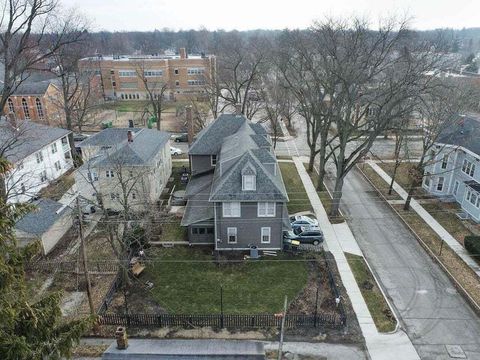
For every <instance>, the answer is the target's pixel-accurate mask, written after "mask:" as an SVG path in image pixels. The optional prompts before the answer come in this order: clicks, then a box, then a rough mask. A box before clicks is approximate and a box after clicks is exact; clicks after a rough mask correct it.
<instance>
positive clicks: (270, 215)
mask: <svg viewBox="0 0 480 360" xmlns="http://www.w3.org/2000/svg"><path fill="white" fill-rule="evenodd" d="M260 204H265V213H264V214H262V213H261V212H260ZM268 204H273V214H269V213H268ZM276 208H277V204H276V203H275V202H271V201H259V202H258V203H257V216H258V217H275V214H276V210H277V209H276Z"/></svg>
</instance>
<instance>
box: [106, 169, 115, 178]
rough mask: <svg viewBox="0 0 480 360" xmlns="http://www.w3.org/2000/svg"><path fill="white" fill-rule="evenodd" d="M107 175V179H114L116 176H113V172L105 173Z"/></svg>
mask: <svg viewBox="0 0 480 360" xmlns="http://www.w3.org/2000/svg"><path fill="white" fill-rule="evenodd" d="M105 175H106V176H107V178H108V177H109V178H113V177H114V174H113V170H107V171H106V172H105Z"/></svg>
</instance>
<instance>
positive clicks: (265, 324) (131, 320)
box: [100, 313, 344, 329]
mask: <svg viewBox="0 0 480 360" xmlns="http://www.w3.org/2000/svg"><path fill="white" fill-rule="evenodd" d="M281 321H282V318H281V316H277V315H274V314H256V315H226V314H225V315H222V314H210V315H180V314H179V315H172V314H128V315H126V314H103V315H101V316H100V324H101V325H124V326H156V327H203V326H211V327H214V328H237V329H238V328H272V327H280V325H281ZM343 326H344V319H343V318H342V317H341V316H340V315H338V314H335V313H331V314H327V313H321V314H317V315H316V316H315V315H304V314H287V316H286V317H285V327H286V328H299V327H309V328H312V327H322V328H341V327H343Z"/></svg>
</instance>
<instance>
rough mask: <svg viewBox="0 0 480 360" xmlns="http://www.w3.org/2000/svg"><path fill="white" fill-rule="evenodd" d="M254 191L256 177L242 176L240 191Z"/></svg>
mask: <svg viewBox="0 0 480 360" xmlns="http://www.w3.org/2000/svg"><path fill="white" fill-rule="evenodd" d="M255 189H256V176H255V175H243V176H242V190H243V191H252V190H255Z"/></svg>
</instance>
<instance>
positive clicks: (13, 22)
mask: <svg viewBox="0 0 480 360" xmlns="http://www.w3.org/2000/svg"><path fill="white" fill-rule="evenodd" d="M59 15H60V16H59ZM72 21H73V18H72V17H69V16H67V17H64V16H62V15H61V14H59V11H58V8H57V2H56V1H54V0H6V1H4V2H3V15H2V17H1V18H0V31H1V33H0V56H1V62H2V65H3V66H4V70H5V72H4V75H3V88H2V92H1V97H0V114H2V113H3V109H4V108H5V104H6V102H7V99H8V97H9V96H10V95H11V94H12V93H13V92H14V91H15V90H16V89H17V88H18V86H19V85H20V84H21V83H23V82H24V81H25V80H27V79H28V78H29V77H30V76H31V72H32V71H36V70H38V69H45V68H48V65H47V63H48V60H49V59H50V58H51V57H52V56H53V55H54V54H55V53H56V52H58V50H59V49H61V48H62V47H64V46H66V45H68V44H73V43H76V42H77V41H79V39H80V38H82V36H83V34H82V32H81V31H72V29H73V28H74V27H75V26H76V24H74V23H73V22H72Z"/></svg>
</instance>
